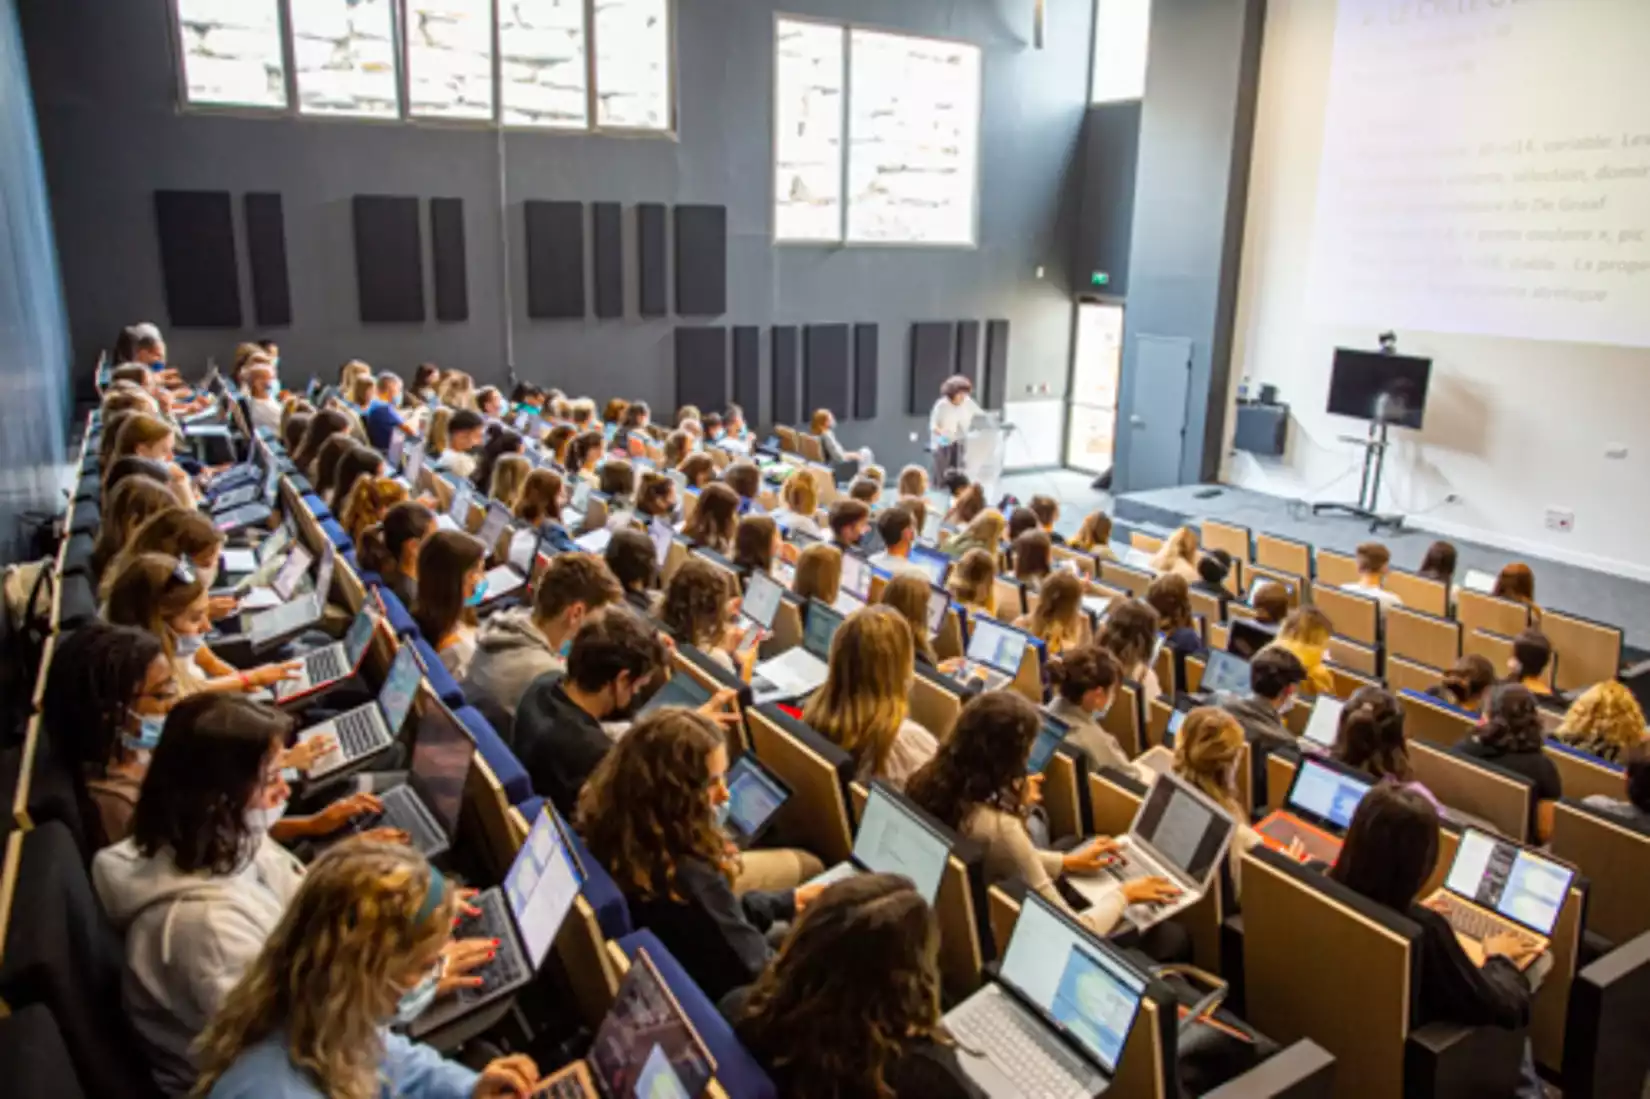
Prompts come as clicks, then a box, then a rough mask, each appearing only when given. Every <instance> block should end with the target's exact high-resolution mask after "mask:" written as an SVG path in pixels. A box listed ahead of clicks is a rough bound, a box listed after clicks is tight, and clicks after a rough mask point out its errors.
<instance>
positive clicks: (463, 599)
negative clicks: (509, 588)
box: [409, 530, 487, 679]
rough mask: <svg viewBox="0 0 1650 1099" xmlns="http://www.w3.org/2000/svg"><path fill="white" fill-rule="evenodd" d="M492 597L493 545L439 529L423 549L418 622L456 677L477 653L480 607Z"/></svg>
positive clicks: (460, 676) (415, 616)
mask: <svg viewBox="0 0 1650 1099" xmlns="http://www.w3.org/2000/svg"><path fill="white" fill-rule="evenodd" d="M486 598H487V547H485V546H483V545H482V544H481V540H480V539H478V538H474V537H472V536H471V535H468V534H465V533H464V532H462V531H456V530H438V531H436V532H435V533H434V534H432V535H430V536H429V537H428V538H426V539H425V540H424V546H423V548H422V549H420V550H419V551H418V596H417V598H416V599H414V600H413V603H412V606H411V607H410V608H409V609H410V610H411V611H412V616H413V621H414V622H417V623H418V630H419V632H420V633H421V634H423V635H424V640H425V641H428V642H429V643H430V647H431V648H433V649H434V650H435V651H436V654H437V655H438V656H440V657H441V664H442V666H443V667H445V668H446V669H447V671H449V672H451V673H452V676H453V678H454V679H463V678H464V674H465V672H467V671H468V670H469V667H470V661H471V659H473V658H474V657H475V651H476V621H477V620H476V610H475V609H476V608H477V607H479V606H480V605H481V604H482V602H483V601H484V600H485V599H486Z"/></svg>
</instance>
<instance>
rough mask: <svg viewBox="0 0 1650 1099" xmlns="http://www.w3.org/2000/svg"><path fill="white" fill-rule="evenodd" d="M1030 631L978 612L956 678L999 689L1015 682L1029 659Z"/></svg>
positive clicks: (989, 689)
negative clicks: (1027, 656)
mask: <svg viewBox="0 0 1650 1099" xmlns="http://www.w3.org/2000/svg"><path fill="white" fill-rule="evenodd" d="M1029 644H1031V638H1030V636H1029V635H1027V634H1025V633H1023V632H1021V631H1020V630H1016V629H1014V628H1013V627H1011V626H1005V625H1003V623H1001V622H999V621H997V620H996V619H994V618H987V617H986V616H984V615H975V616H974V619H973V622H972V624H971V627H970V629H969V634H968V651H967V652H966V653H965V654H964V656H963V663H962V667H960V668H958V669H957V672H956V675H954V676H953V677H952V678H954V679H956V680H958V681H959V682H962V683H969V682H971V681H972V682H973V683H978V684H980V689H981V690H986V691H997V690H1001V689H1002V688H1004V687H1006V686H1008V685H1009V684H1010V683H1012V682H1014V680H1015V678H1016V677H1018V676H1019V674H1020V662H1021V661H1022V660H1024V659H1025V654H1026V646H1027V645H1029Z"/></svg>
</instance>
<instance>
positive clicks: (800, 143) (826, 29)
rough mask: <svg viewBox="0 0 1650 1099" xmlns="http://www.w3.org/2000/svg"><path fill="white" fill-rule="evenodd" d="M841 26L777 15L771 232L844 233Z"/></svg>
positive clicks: (792, 235) (826, 236)
mask: <svg viewBox="0 0 1650 1099" xmlns="http://www.w3.org/2000/svg"><path fill="white" fill-rule="evenodd" d="M845 37H846V36H845V35H844V33H843V29H842V27H841V26H826V25H824V24H820V23H804V22H798V21H796V20H790V19H781V20H778V21H777V23H776V29H775V43H774V164H773V169H774V185H773V196H774V200H773V201H774V205H773V232H774V238H775V239H776V240H822V241H838V240H841V239H842V77H843V69H842V60H843V43H844V41H845Z"/></svg>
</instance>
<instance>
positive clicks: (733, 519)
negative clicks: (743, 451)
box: [682, 466, 755, 557]
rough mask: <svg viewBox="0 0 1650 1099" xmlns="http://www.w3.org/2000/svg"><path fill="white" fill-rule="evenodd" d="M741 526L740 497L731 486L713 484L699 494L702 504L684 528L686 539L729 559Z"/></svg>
mask: <svg viewBox="0 0 1650 1099" xmlns="http://www.w3.org/2000/svg"><path fill="white" fill-rule="evenodd" d="M751 468H753V469H754V468H755V467H754V466H753V467H751ZM738 527H739V494H738V493H736V492H734V490H733V489H731V488H729V487H728V486H727V485H724V484H720V483H715V484H709V485H706V486H705V488H704V490H703V491H702V492H700V493H699V502H698V504H697V505H695V506H694V509H693V514H692V515H691V516H689V517H688V521H687V525H686V526H684V527H683V528H682V537H683V538H686V539H687V540H688V542H690V543H691V544H693V545H695V546H703V547H704V548H705V549H708V550H714V551H715V552H717V553H720V554H722V555H723V556H724V557H725V556H727V555H728V554H729V553H730V552H732V550H733V536H734V532H735V531H736V530H737V529H738Z"/></svg>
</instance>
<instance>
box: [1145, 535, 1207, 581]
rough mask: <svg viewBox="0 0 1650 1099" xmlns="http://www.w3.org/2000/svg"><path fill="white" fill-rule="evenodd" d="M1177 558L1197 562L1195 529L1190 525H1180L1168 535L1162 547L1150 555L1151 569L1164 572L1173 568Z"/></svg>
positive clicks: (1191, 562) (1193, 563)
mask: <svg viewBox="0 0 1650 1099" xmlns="http://www.w3.org/2000/svg"><path fill="white" fill-rule="evenodd" d="M1177 560H1178V561H1185V562H1186V563H1187V564H1190V565H1195V564H1197V531H1195V530H1193V529H1192V528H1191V527H1180V528H1179V529H1177V530H1176V531H1175V532H1174V533H1173V534H1171V535H1169V537H1168V538H1167V539H1166V540H1165V541H1164V542H1163V545H1162V547H1160V548H1159V549H1158V551H1157V552H1156V553H1155V554H1153V555H1152V563H1151V568H1152V571H1153V572H1166V571H1168V570H1169V569H1172V568H1174V563H1175V562H1176V561H1177Z"/></svg>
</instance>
